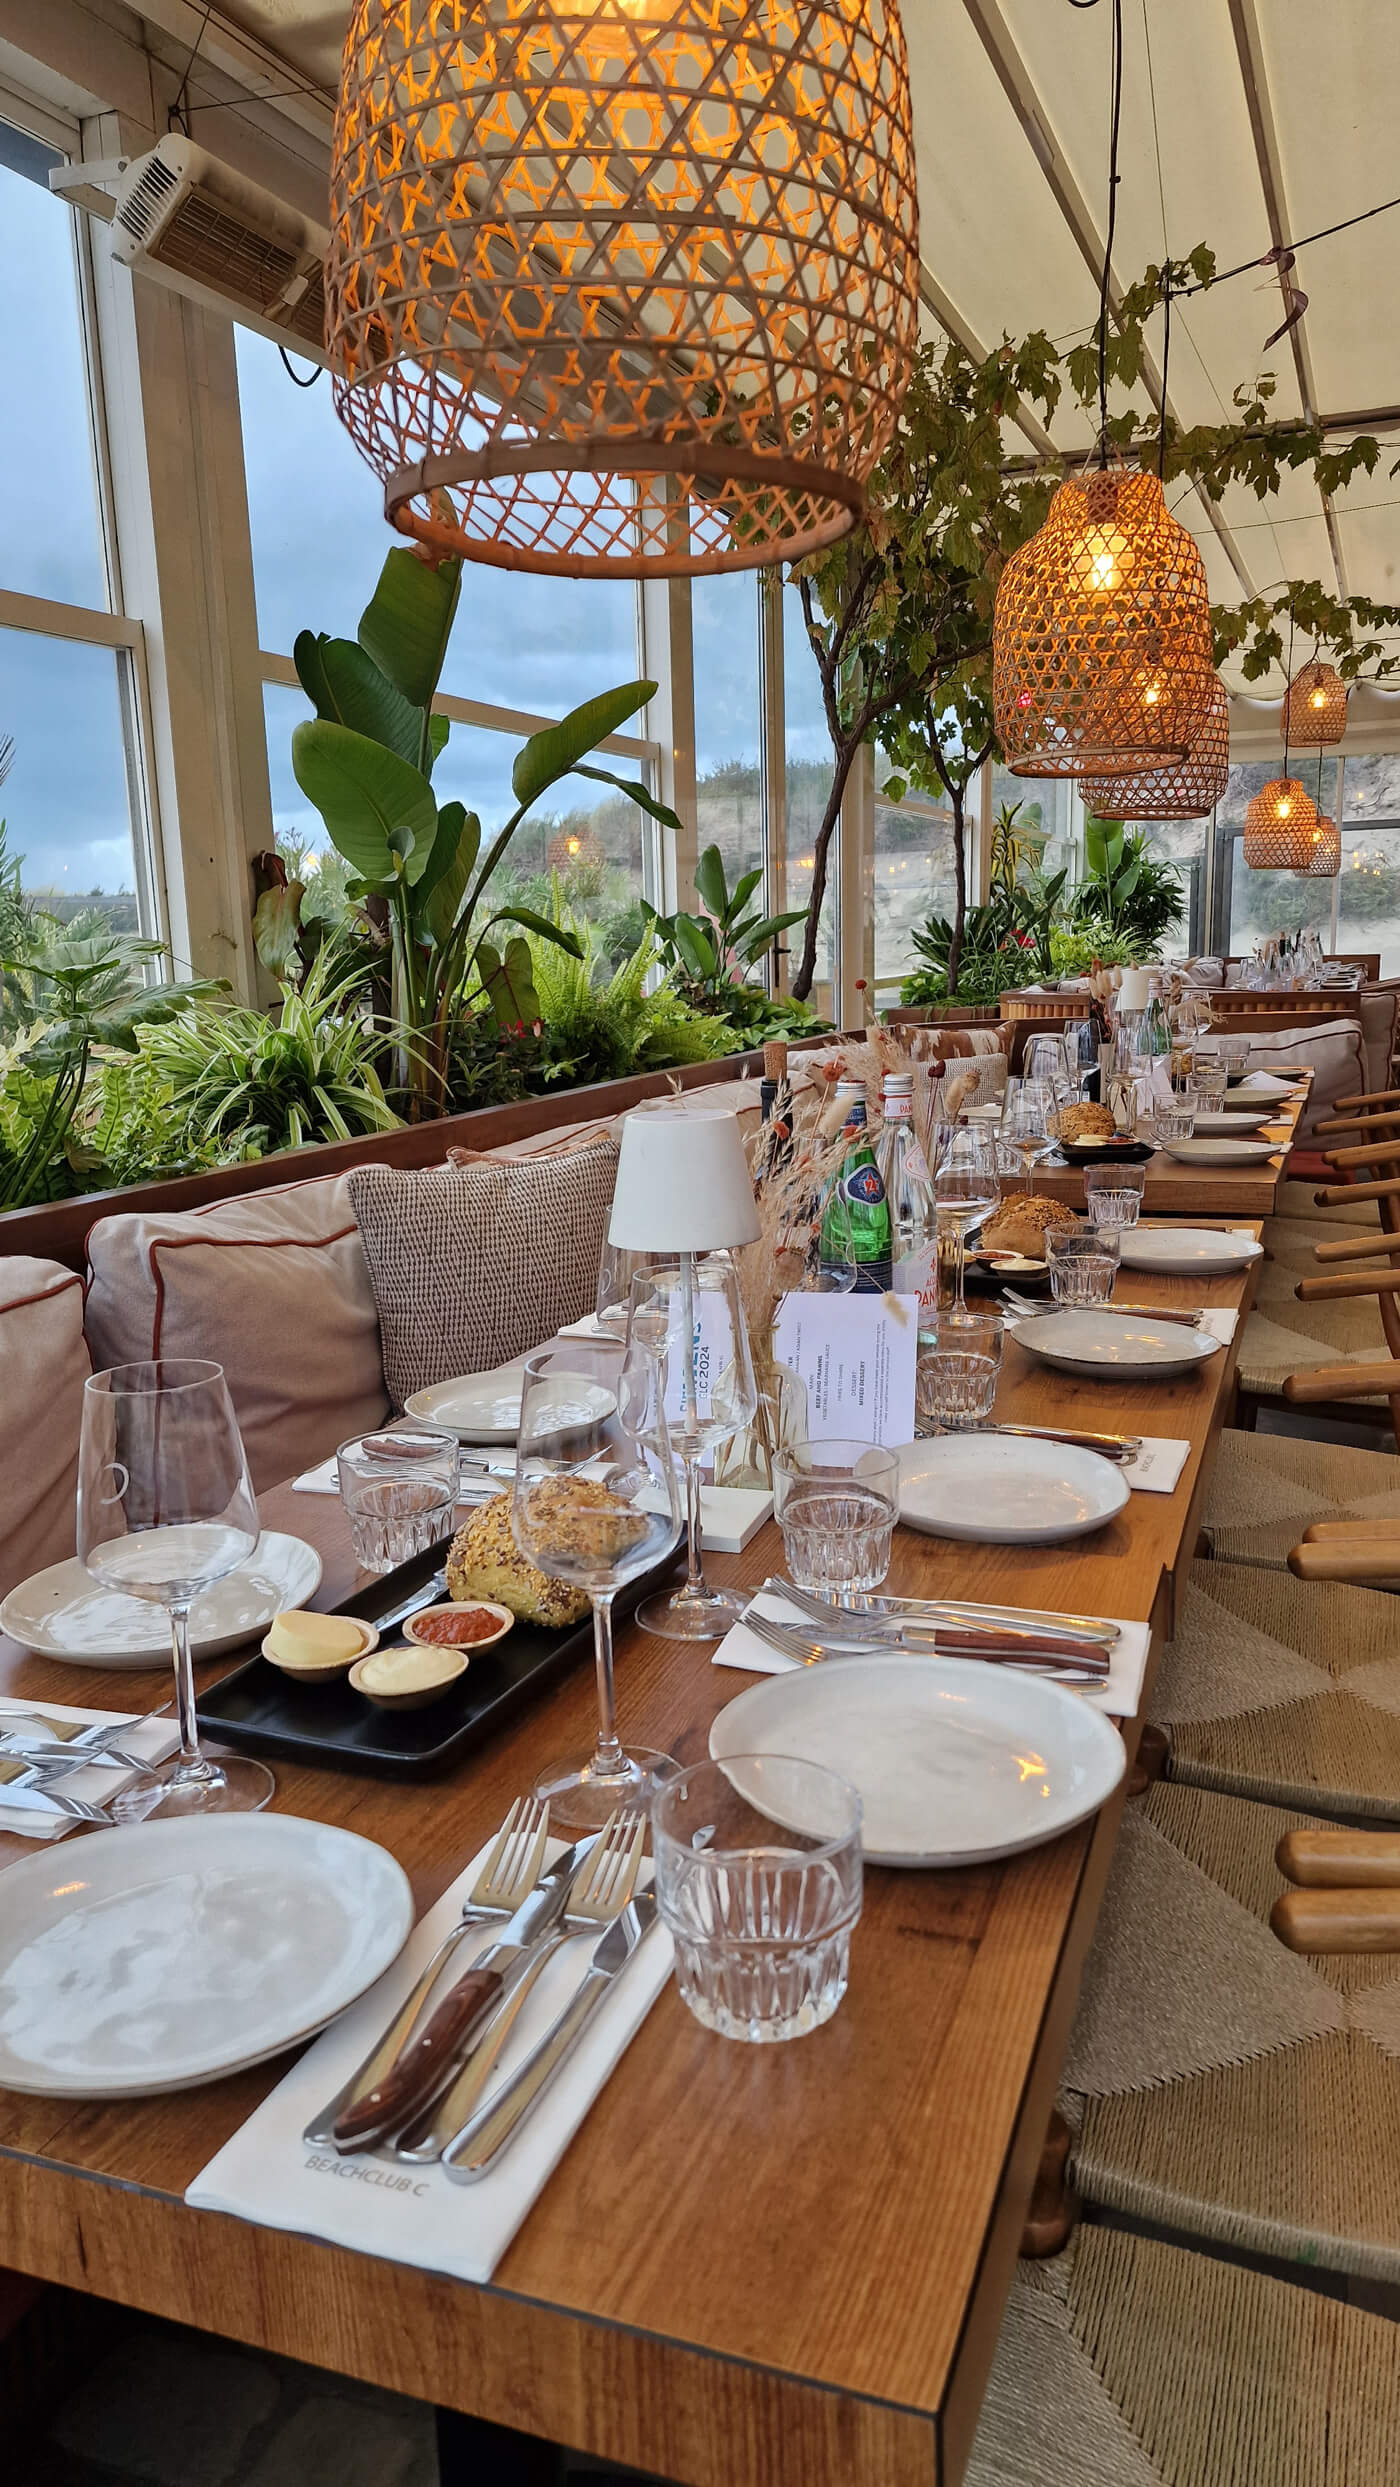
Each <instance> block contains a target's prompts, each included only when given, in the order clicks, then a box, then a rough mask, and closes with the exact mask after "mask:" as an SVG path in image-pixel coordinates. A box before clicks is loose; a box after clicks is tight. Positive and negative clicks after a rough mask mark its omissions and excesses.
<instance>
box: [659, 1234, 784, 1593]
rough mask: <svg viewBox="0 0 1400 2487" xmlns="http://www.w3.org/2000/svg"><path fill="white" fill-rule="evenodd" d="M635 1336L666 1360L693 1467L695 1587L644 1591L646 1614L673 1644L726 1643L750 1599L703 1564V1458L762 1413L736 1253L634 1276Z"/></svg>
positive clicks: (683, 1452)
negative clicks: (714, 1583) (716, 1584)
mask: <svg viewBox="0 0 1400 2487" xmlns="http://www.w3.org/2000/svg"><path fill="white" fill-rule="evenodd" d="M628 1335H629V1337H631V1338H633V1339H635V1340H637V1341H638V1342H639V1343H640V1344H641V1345H642V1346H644V1347H646V1348H648V1349H649V1350H650V1352H651V1353H652V1354H653V1355H654V1356H656V1357H658V1358H659V1360H660V1363H661V1371H662V1388H663V1392H664V1404H665V1410H666V1423H667V1428H668V1430H669V1432H670V1436H671V1449H672V1451H673V1452H674V1453H675V1454H676V1456H677V1457H678V1458H679V1460H680V1462H681V1466H682V1469H683V1471H684V1474H685V1511H686V1532H687V1537H688V1540H689V1560H688V1563H687V1566H686V1576H685V1586H684V1588H683V1589H677V1590H675V1591H674V1592H668V1591H659V1592H658V1594H657V1595H656V1596H655V1597H654V1598H644V1599H643V1601H642V1604H641V1605H640V1606H639V1607H638V1609H637V1621H638V1623H639V1624H640V1625H641V1626H642V1629H643V1631H645V1632H660V1633H663V1634H665V1636H666V1637H667V1639H669V1640H673V1641H716V1640H718V1639H719V1638H720V1636H721V1634H723V1633H725V1632H727V1631H728V1630H729V1627H730V1625H731V1624H732V1623H737V1622H738V1620H739V1617H740V1616H741V1615H742V1614H743V1612H744V1608H745V1607H746V1606H747V1604H748V1599H747V1598H745V1597H736V1596H735V1595H734V1592H733V1591H732V1590H730V1589H712V1588H711V1587H710V1586H709V1584H708V1582H707V1581H706V1579H705V1575H704V1571H703V1569H702V1567H701V1562H700V1463H701V1461H702V1459H703V1458H704V1457H705V1455H706V1453H707V1452H714V1451H717V1450H718V1449H719V1448H720V1447H721V1445H722V1444H723V1443H726V1442H732V1440H733V1438H734V1436H735V1434H736V1433H742V1432H743V1430H744V1428H745V1426H747V1425H751V1424H752V1422H753V1420H754V1417H755V1416H756V1415H757V1413H758V1391H757V1388H756V1386H755V1383H754V1374H753V1363H752V1360H751V1358H750V1355H749V1334H748V1326H747V1324H746V1322H745V1320H744V1308H743V1305H742V1303H741V1301H740V1298H739V1281H738V1275H737V1273H736V1271H735V1268H734V1263H733V1261H732V1260H731V1258H730V1256H729V1254H728V1253H727V1252H706V1253H699V1254H687V1255H686V1256H685V1257H684V1258H683V1259H682V1260H681V1261H680V1262H679V1263H676V1262H673V1263H672V1264H671V1266H670V1267H669V1268H664V1267H663V1268H656V1269H653V1270H651V1271H641V1272H639V1273H638V1275H637V1276H636V1277H635V1278H634V1279H633V1281H632V1318H631V1324H630V1328H629V1332H628Z"/></svg>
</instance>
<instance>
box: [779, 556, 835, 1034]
mask: <svg viewBox="0 0 1400 2487" xmlns="http://www.w3.org/2000/svg"><path fill="white" fill-rule="evenodd" d="M783 748H784V755H785V761H786V771H787V904H788V906H789V907H805V906H806V905H807V903H808V901H809V900H810V898H811V895H812V874H813V870H814V867H815V864H816V838H817V831H818V829H819V828H820V826H821V821H822V814H823V813H824V811H825V810H826V803H827V797H828V795H829V794H830V792H831V780H832V772H833V763H832V757H831V737H830V735H829V733H828V732H827V724H826V711H825V709H824V707H823V706H822V686H821V676H820V674H819V673H818V671H817V660H816V658H815V656H814V655H813V654H812V645H811V641H810V640H809V639H808V637H807V628H806V624H805V623H804V621H803V619H802V603H801V599H800V597H799V595H798V593H797V590H796V588H795V587H791V586H789V587H785V588H784V590H783ZM840 844H841V832H840V829H839V828H838V830H837V832H836V835H835V837H834V838H833V839H832V841H831V845H830V847H829V848H828V850H827V858H826V892H825V895H824V897H823V900H822V913H821V923H820V926H819V928H818V933H817V979H818V982H820V983H823V984H825V983H829V982H830V980H831V978H832V977H833V976H834V974H835V961H836V917H837V907H838V899H839V849H840ZM802 938H803V927H802V925H800V924H795V925H794V926H793V928H792V931H791V932H790V933H788V934H787V935H786V936H785V939H786V942H787V944H788V945H789V957H790V960H791V963H792V964H793V965H794V966H795V965H796V963H797V959H798V955H799V951H798V944H799V943H800V942H801V940H802Z"/></svg>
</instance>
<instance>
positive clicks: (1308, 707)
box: [1285, 658, 1347, 751]
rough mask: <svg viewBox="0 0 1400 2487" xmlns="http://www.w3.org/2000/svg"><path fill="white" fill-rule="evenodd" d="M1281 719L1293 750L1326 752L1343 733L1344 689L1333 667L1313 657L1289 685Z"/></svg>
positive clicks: (1344, 720)
mask: <svg viewBox="0 0 1400 2487" xmlns="http://www.w3.org/2000/svg"><path fill="white" fill-rule="evenodd" d="M1286 705H1287V712H1288V713H1287V717H1286V719H1285V724H1286V729H1287V734H1288V739H1289V741H1290V743H1292V745H1293V747H1294V749H1295V750H1302V751H1318V750H1326V748H1327V747H1328V745H1329V744H1331V743H1339V742H1340V741H1341V739H1342V736H1343V735H1344V734H1345V732H1346V730H1347V686H1346V684H1345V683H1344V682H1343V680H1342V677H1341V675H1340V674H1339V673H1338V672H1337V670H1336V667H1335V666H1333V665H1322V664H1319V663H1318V661H1317V659H1316V658H1314V659H1313V662H1312V663H1311V664H1310V665H1305V666H1304V667H1303V669H1302V672H1301V673H1300V674H1298V675H1297V676H1296V678H1295V680H1294V681H1293V682H1292V683H1290V685H1289V690H1288V699H1287V703H1286Z"/></svg>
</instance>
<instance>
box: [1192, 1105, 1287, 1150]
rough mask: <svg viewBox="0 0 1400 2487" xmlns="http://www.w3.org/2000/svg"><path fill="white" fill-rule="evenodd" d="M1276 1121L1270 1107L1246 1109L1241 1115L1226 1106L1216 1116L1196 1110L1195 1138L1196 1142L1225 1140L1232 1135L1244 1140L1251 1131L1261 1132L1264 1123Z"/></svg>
mask: <svg viewBox="0 0 1400 2487" xmlns="http://www.w3.org/2000/svg"><path fill="white" fill-rule="evenodd" d="M1277 1120H1278V1115H1277V1113H1276V1112H1275V1110H1274V1109H1273V1108H1272V1107H1271V1106H1266V1107H1265V1108H1264V1109H1263V1110H1262V1111H1261V1110H1260V1109H1259V1108H1257V1107H1256V1108H1255V1109H1254V1110H1253V1111H1251V1110H1250V1109H1249V1108H1248V1107H1246V1108H1245V1111H1244V1112H1243V1113H1237V1112H1236V1111H1235V1110H1234V1108H1233V1107H1228V1106H1227V1107H1225V1108H1224V1109H1222V1111H1221V1112H1220V1113H1218V1114H1216V1113H1212V1112H1206V1113H1202V1112H1200V1111H1199V1110H1198V1111H1197V1114H1196V1130H1195V1137H1196V1138H1197V1139H1198V1140H1210V1139H1215V1140H1226V1139H1229V1138H1230V1137H1231V1136H1232V1135H1233V1136H1234V1137H1236V1138H1239V1139H1244V1138H1246V1137H1247V1136H1248V1134H1249V1133H1250V1132H1251V1131H1262V1130H1263V1128H1264V1125H1265V1123H1273V1122H1277ZM1274 1145H1275V1146H1276V1147H1277V1145H1278V1143H1277V1142H1275V1144H1274Z"/></svg>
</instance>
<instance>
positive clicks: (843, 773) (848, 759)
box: [792, 734, 865, 1002]
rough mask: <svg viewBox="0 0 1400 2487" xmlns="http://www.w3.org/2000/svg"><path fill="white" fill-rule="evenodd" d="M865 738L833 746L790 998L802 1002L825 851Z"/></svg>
mask: <svg viewBox="0 0 1400 2487" xmlns="http://www.w3.org/2000/svg"><path fill="white" fill-rule="evenodd" d="M864 740H865V737H864V735H863V734H860V735H857V736H856V738H855V740H854V741H853V742H849V743H843V744H839V745H837V746H836V766H835V769H834V771H833V774H832V780H831V792H830V794H829V795H828V796H827V799H826V810H825V811H824V812H823V814H822V819H821V827H820V828H819V829H818V831H817V837H816V844H815V846H814V848H813V851H812V895H811V897H810V899H809V900H808V902H807V921H806V924H805V925H804V927H803V932H802V957H801V959H800V961H799V963H798V969H797V974H796V975H795V976H794V977H793V980H792V998H793V1000H794V1001H795V1002H805V1001H808V1000H810V998H811V992H812V979H813V977H814V976H815V974H816V968H817V933H818V931H819V929H820V926H821V915H822V901H823V899H824V898H825V896H826V858H827V853H828V850H829V848H830V845H831V841H832V838H833V836H834V834H835V831H836V824H837V822H838V821H839V819H840V817H841V805H842V803H843V801H844V800H845V794H846V785H847V781H848V779H849V777H850V774H851V766H852V763H853V761H854V759H855V756H856V753H857V752H858V751H859V749H860V747H861V744H862V742H863V741H864Z"/></svg>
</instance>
